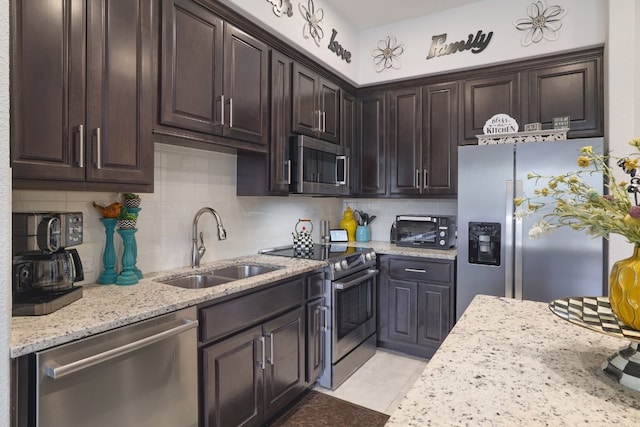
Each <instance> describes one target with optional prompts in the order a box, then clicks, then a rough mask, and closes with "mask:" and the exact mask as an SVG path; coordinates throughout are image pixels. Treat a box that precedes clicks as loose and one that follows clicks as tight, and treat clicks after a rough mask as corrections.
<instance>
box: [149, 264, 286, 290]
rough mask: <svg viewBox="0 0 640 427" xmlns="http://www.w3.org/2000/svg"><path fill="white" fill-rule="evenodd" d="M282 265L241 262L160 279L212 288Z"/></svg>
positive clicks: (173, 283)
mask: <svg viewBox="0 0 640 427" xmlns="http://www.w3.org/2000/svg"><path fill="white" fill-rule="evenodd" d="M281 268H282V267H278V266H271V265H269V266H267V265H257V264H241V265H233V266H230V267H223V268H218V269H216V270H211V271H207V272H203V273H197V274H189V275H186V276H180V277H175V278H172V279H165V280H158V281H159V282H160V283H164V284H166V285H171V286H177V287H179V288H186V289H201V288H210V287H212V286H218V285H223V284H225V283H229V282H233V281H234V280H240V279H246V278H248V277H253V276H257V275H259V274H264V273H270V272H272V271H276V270H280V269H281Z"/></svg>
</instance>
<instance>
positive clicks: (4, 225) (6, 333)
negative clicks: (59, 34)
mask: <svg viewBox="0 0 640 427" xmlns="http://www.w3.org/2000/svg"><path fill="white" fill-rule="evenodd" d="M9 136H10V132H9V1H8V0H0V159H2V161H0V165H1V166H0V230H1V231H0V313H1V314H0V316H1V319H0V348H1V349H2V353H1V355H0V396H7V397H5V398H3V399H2V402H1V403H0V426H8V425H9V398H8V396H9V337H10V335H11V273H10V271H11V247H10V244H11V233H9V232H8V230H10V229H11V228H10V227H11V215H10V214H11V169H10V168H9V162H8V159H9Z"/></svg>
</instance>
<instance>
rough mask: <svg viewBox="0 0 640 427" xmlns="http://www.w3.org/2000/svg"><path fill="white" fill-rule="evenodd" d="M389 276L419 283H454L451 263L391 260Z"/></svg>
mask: <svg viewBox="0 0 640 427" xmlns="http://www.w3.org/2000/svg"><path fill="white" fill-rule="evenodd" d="M389 276H390V277H395V278H398V279H406V280H416V281H418V282H438V283H453V263H452V262H450V261H431V260H430V261H419V260H415V261H414V260H406V259H394V258H392V259H390V260H389Z"/></svg>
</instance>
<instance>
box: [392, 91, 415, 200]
mask: <svg viewBox="0 0 640 427" xmlns="http://www.w3.org/2000/svg"><path fill="white" fill-rule="evenodd" d="M388 99H389V128H388V132H389V166H390V172H391V173H390V185H391V190H390V193H391V194H420V193H421V192H422V191H421V190H422V178H423V169H422V135H421V133H422V111H421V110H422V101H421V91H420V88H419V87H414V88H408V89H401V90H394V91H390V92H389V96H388Z"/></svg>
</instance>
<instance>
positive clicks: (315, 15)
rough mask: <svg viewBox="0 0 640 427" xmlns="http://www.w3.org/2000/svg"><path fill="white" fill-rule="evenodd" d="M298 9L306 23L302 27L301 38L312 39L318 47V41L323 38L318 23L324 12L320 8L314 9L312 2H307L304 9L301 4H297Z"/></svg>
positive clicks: (311, 0)
mask: <svg viewBox="0 0 640 427" xmlns="http://www.w3.org/2000/svg"><path fill="white" fill-rule="evenodd" d="M298 9H300V14H301V15H302V17H303V18H304V20H305V21H306V22H305V24H304V26H303V27H302V37H304V38H305V39H308V38H312V39H313V41H314V42H315V43H316V45H317V46H320V40H322V38H323V37H324V31H322V27H321V26H320V23H321V22H322V18H324V10H322V8H318V9H316V7H315V5H314V4H313V0H308V1H307V7H304V5H303V4H302V3H298Z"/></svg>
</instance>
